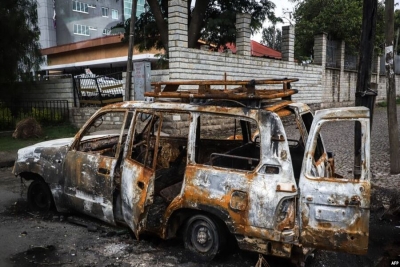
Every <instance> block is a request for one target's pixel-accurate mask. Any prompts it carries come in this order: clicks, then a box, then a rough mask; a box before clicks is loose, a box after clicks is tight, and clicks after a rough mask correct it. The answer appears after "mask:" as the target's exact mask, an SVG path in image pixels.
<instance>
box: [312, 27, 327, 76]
mask: <svg viewBox="0 0 400 267" xmlns="http://www.w3.org/2000/svg"><path fill="white" fill-rule="evenodd" d="M326 43H327V39H326V33H321V34H318V35H316V36H315V37H314V64H317V65H321V66H323V68H324V69H325V65H326Z"/></svg>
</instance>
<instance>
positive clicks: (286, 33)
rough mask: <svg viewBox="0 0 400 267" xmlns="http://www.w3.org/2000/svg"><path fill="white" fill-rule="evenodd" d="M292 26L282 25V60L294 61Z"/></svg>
mask: <svg viewBox="0 0 400 267" xmlns="http://www.w3.org/2000/svg"><path fill="white" fill-rule="evenodd" d="M294 38H295V34H294V26H292V25H290V26H283V27H282V47H281V51H282V60H285V61H290V62H293V61H294Z"/></svg>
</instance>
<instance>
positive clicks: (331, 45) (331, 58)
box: [326, 40, 340, 68]
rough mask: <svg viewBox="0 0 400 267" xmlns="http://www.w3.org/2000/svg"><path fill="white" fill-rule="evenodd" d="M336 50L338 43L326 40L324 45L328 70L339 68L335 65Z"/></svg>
mask: <svg viewBox="0 0 400 267" xmlns="http://www.w3.org/2000/svg"><path fill="white" fill-rule="evenodd" d="M337 48H338V42H337V41H333V40H328V41H327V43H326V67H328V68H339V67H340V66H339V65H338V64H337V63H338V62H337Z"/></svg>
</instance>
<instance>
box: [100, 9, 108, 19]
mask: <svg viewBox="0 0 400 267" xmlns="http://www.w3.org/2000/svg"><path fill="white" fill-rule="evenodd" d="M101 15H102V16H103V17H108V7H102V8H101Z"/></svg>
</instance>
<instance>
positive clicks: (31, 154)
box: [17, 137, 74, 161]
mask: <svg viewBox="0 0 400 267" xmlns="http://www.w3.org/2000/svg"><path fill="white" fill-rule="evenodd" d="M73 140H74V138H73V137H69V138H61V139H55V140H49V141H45V142H40V143H37V144H34V145H31V146H27V147H24V148H21V149H19V150H18V158H17V161H24V160H26V159H29V158H39V157H40V154H39V155H37V153H36V152H35V151H37V150H41V149H43V148H53V149H56V148H59V147H63V146H70V145H71V144H72V141H73Z"/></svg>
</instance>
